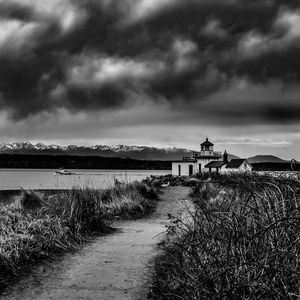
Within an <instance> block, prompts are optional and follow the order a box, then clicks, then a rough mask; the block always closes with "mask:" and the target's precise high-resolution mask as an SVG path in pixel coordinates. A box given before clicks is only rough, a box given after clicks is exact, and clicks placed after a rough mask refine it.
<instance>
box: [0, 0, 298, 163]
mask: <svg viewBox="0 0 300 300" xmlns="http://www.w3.org/2000/svg"><path fill="white" fill-rule="evenodd" d="M299 83H300V4H299V0H280V1H279V0H184V1H183V0H0V136H1V141H0V142H12V141H31V142H45V143H58V144H61V145H66V144H79V145H92V144H109V145H112V144H127V145H151V146H158V147H165V146H167V147H169V146H177V147H186V148H191V149H197V148H198V147H199V146H198V144H199V143H200V142H202V141H203V139H204V138H205V137H206V136H209V137H210V139H211V140H212V141H214V142H215V144H216V146H217V147H218V149H219V150H224V149H227V150H228V151H229V152H230V153H234V154H237V155H240V156H249V155H254V154H263V153H269V154H275V155H279V156H281V157H283V158H287V159H289V158H292V157H295V158H299V159H300V131H299V128H300V126H299V125H300V84H299Z"/></svg>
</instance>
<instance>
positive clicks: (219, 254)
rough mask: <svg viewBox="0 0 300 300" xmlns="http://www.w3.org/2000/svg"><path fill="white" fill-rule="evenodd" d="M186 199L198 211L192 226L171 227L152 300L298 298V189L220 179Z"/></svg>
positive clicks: (257, 179)
mask: <svg viewBox="0 0 300 300" xmlns="http://www.w3.org/2000/svg"><path fill="white" fill-rule="evenodd" d="M192 194H193V196H194V202H195V204H196V206H197V210H196V212H195V213H194V215H193V218H192V220H191V222H189V223H187V222H185V223H184V222H182V221H181V220H176V222H175V221H174V222H173V224H172V227H171V228H172V230H169V239H168V240H167V241H166V242H165V243H163V244H162V245H161V251H162V254H161V255H160V256H159V257H158V258H157V259H156V261H155V267H154V273H153V282H152V283H153V287H152V291H151V298H153V299H298V298H299V286H300V281H299V278H300V276H299V275H300V182H299V181H294V180H289V179H285V178H273V177H267V176H258V175H253V174H245V175H237V174H235V175H228V176H225V175H224V176H223V175H222V176H218V177H214V178H210V179H208V181H207V182H201V183H199V185H198V186H195V187H194V188H193V191H192ZM175 223H176V226H174V224H175Z"/></svg>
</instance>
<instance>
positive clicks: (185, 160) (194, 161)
mask: <svg viewBox="0 0 300 300" xmlns="http://www.w3.org/2000/svg"><path fill="white" fill-rule="evenodd" d="M172 162H173V163H196V162H197V160H196V159H193V158H191V159H178V160H172Z"/></svg>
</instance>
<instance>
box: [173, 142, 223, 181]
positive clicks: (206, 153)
mask: <svg viewBox="0 0 300 300" xmlns="http://www.w3.org/2000/svg"><path fill="white" fill-rule="evenodd" d="M200 146H201V147H200V152H196V153H194V155H193V157H183V159H182V160H177V161H173V162H172V175H174V176H191V175H194V174H196V173H201V172H207V171H209V169H208V168H205V166H206V165H207V164H208V163H210V162H212V161H222V152H218V151H214V144H213V143H211V142H210V141H209V140H208V138H207V139H206V141H205V142H203V143H202V144H201V145H200Z"/></svg>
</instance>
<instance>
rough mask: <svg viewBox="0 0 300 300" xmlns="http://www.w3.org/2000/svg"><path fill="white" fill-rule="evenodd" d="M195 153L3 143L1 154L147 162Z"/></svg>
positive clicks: (174, 150) (106, 146) (129, 148)
mask: <svg viewBox="0 0 300 300" xmlns="http://www.w3.org/2000/svg"><path fill="white" fill-rule="evenodd" d="M193 152H194V151H192V150H188V149H182V148H175V147H174V148H155V147H147V146H127V145H115V146H108V145H93V146H86V147H85V146H76V145H69V146H59V145H54V144H51V145H45V144H43V143H37V144H32V143H29V142H22V143H6V144H5V143H2V144H0V153H15V154H42V155H47V154H51V155H82V156H83V155H84V156H86V155H91V156H106V157H130V158H138V159H146V160H173V159H179V158H181V157H182V156H192V154H193Z"/></svg>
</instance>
